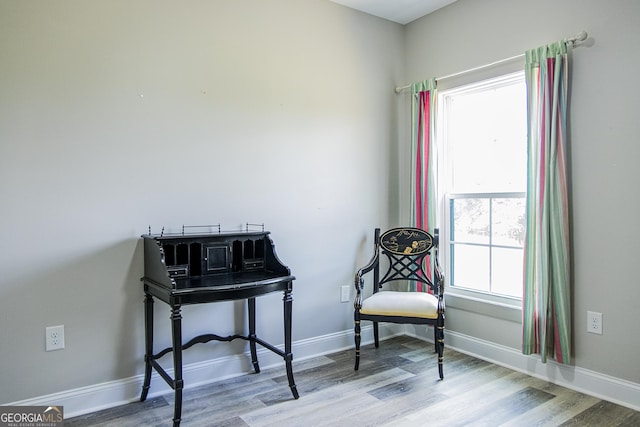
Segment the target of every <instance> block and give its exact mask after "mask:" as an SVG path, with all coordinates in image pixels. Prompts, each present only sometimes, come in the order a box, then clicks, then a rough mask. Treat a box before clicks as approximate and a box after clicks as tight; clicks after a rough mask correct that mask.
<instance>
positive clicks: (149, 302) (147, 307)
mask: <svg viewBox="0 0 640 427" xmlns="http://www.w3.org/2000/svg"><path fill="white" fill-rule="evenodd" d="M144 339H145V354H144V383H143V384H142V395H140V401H141V402H144V401H145V400H146V399H147V394H149V387H150V386H151V368H152V366H151V359H152V358H153V297H152V296H151V295H150V294H145V297H144Z"/></svg>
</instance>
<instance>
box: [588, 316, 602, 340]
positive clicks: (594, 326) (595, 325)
mask: <svg viewBox="0 0 640 427" xmlns="http://www.w3.org/2000/svg"><path fill="white" fill-rule="evenodd" d="M587 332H591V333H592V334H599V335H602V313H597V312H595V311H587Z"/></svg>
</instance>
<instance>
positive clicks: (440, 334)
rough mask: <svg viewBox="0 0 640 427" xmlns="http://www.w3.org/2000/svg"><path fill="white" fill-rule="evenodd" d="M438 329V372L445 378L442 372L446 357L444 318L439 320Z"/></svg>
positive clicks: (441, 377)
mask: <svg viewBox="0 0 640 427" xmlns="http://www.w3.org/2000/svg"><path fill="white" fill-rule="evenodd" d="M437 329H438V334H437V335H438V340H437V344H436V348H437V349H438V374H440V379H441V380H443V379H444V373H443V372H442V368H443V366H442V365H443V359H444V319H441V320H439V321H438V325H437Z"/></svg>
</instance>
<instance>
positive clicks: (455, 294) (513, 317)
mask: <svg viewBox="0 0 640 427" xmlns="http://www.w3.org/2000/svg"><path fill="white" fill-rule="evenodd" d="M483 297H484V295H481V294H480V295H478V296H475V295H469V294H467V293H461V292H459V291H453V290H451V288H449V289H447V291H445V293H444V298H445V303H446V306H447V307H451V308H455V309H458V310H464V311H470V312H473V313H478V314H482V315H484V316H489V317H494V318H496V319H502V320H508V321H510V322H517V323H520V322H522V306H521V302H520V300H516V299H514V300H511V299H507V298H505V301H497V300H495V301H494V300H490V299H489V298H483Z"/></svg>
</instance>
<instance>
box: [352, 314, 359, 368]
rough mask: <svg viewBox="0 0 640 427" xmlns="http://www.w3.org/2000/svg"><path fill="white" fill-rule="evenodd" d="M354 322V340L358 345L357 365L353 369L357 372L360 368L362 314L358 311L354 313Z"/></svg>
mask: <svg viewBox="0 0 640 427" xmlns="http://www.w3.org/2000/svg"><path fill="white" fill-rule="evenodd" d="M353 320H354V323H355V328H354V338H355V343H356V365H355V367H354V368H353V369H354V371H357V370H358V368H359V367H360V312H359V311H358V310H355V311H354V314H353Z"/></svg>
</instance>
